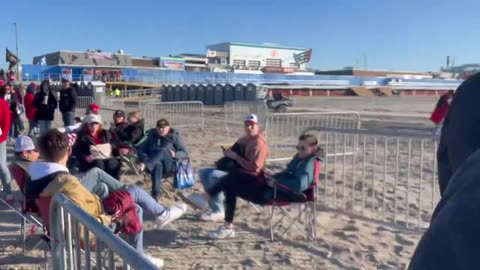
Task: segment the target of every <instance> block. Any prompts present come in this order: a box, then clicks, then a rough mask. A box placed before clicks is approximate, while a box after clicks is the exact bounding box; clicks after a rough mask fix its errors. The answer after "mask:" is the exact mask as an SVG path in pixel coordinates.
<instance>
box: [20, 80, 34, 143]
mask: <svg viewBox="0 0 480 270" xmlns="http://www.w3.org/2000/svg"><path fill="white" fill-rule="evenodd" d="M36 89H37V85H36V84H35V83H33V82H32V83H31V84H30V85H29V86H28V87H27V93H26V94H25V96H24V97H23V106H25V116H26V117H27V119H28V134H27V135H28V136H33V130H34V128H35V127H36V123H35V107H34V106H33V100H34V98H35V90H36Z"/></svg>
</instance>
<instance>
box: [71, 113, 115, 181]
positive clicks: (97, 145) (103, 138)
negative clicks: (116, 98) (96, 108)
mask: <svg viewBox="0 0 480 270" xmlns="http://www.w3.org/2000/svg"><path fill="white" fill-rule="evenodd" d="M84 122H85V125H84V126H83V127H82V129H81V130H80V131H79V132H78V134H77V139H76V142H75V145H74V146H73V149H72V153H73V155H74V156H75V157H76V158H77V159H78V161H79V170H80V171H81V172H85V171H88V170H89V169H91V168H94V167H97V168H99V169H102V170H103V171H105V172H106V173H108V174H109V175H111V176H112V177H113V178H115V179H120V169H121V166H122V164H121V163H120V161H119V160H118V159H117V158H115V157H112V155H111V151H112V149H111V136H110V133H109V132H108V130H106V129H104V128H103V125H102V118H101V117H100V115H97V114H89V115H87V116H85V119H84Z"/></svg>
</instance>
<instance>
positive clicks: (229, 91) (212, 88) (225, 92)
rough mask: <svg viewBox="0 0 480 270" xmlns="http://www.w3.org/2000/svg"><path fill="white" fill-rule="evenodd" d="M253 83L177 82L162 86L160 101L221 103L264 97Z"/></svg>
mask: <svg viewBox="0 0 480 270" xmlns="http://www.w3.org/2000/svg"><path fill="white" fill-rule="evenodd" d="M265 95H266V93H262V92H261V90H260V89H257V86H256V85H254V84H246V85H244V84H236V85H231V84H215V85H213V84H190V85H187V84H183V85H182V84H178V85H164V86H162V101H163V102H177V101H201V102H203V104H204V105H223V104H224V103H225V102H229V101H234V100H256V99H263V98H265Z"/></svg>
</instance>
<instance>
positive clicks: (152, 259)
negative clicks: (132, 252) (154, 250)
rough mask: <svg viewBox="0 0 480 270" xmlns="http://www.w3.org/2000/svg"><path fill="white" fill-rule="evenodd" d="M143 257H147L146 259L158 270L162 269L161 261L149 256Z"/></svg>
mask: <svg viewBox="0 0 480 270" xmlns="http://www.w3.org/2000/svg"><path fill="white" fill-rule="evenodd" d="M145 257H147V259H148V260H150V261H151V262H152V263H153V264H154V265H155V266H156V267H158V268H163V266H164V265H165V262H164V261H163V259H160V258H155V257H153V256H152V255H150V254H145Z"/></svg>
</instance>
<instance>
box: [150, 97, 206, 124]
mask: <svg viewBox="0 0 480 270" xmlns="http://www.w3.org/2000/svg"><path fill="white" fill-rule="evenodd" d="M143 112H144V113H143V116H144V118H145V127H146V128H154V127H155V126H156V123H157V121H158V120H159V119H162V118H165V119H167V120H168V122H169V123H170V125H171V126H172V127H173V128H176V127H177V128H182V127H198V128H200V129H201V130H203V127H204V123H205V119H204V107H203V103H202V102H200V101H179V102H160V101H154V102H149V103H147V104H145V108H143Z"/></svg>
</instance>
